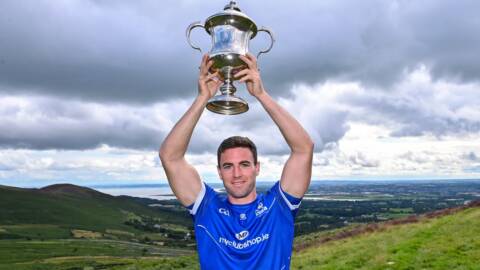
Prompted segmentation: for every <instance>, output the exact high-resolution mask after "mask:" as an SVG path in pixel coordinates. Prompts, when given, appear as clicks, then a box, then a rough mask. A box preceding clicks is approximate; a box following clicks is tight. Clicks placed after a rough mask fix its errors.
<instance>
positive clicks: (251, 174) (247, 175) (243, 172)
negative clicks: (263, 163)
mask: <svg viewBox="0 0 480 270" xmlns="http://www.w3.org/2000/svg"><path fill="white" fill-rule="evenodd" d="M259 171H260V164H259V163H258V162H257V164H256V165H255V164H254V161H253V154H252V152H251V151H250V149H249V148H246V147H235V148H230V149H227V150H225V151H224V152H223V153H222V154H221V155H220V166H219V167H218V174H219V176H220V178H221V179H222V180H223V185H224V186H225V189H226V190H227V193H228V195H229V196H230V199H231V200H230V201H231V202H233V203H235V202H236V203H248V202H250V201H253V200H254V199H255V196H256V192H255V179H256V177H257V175H258V173H259Z"/></svg>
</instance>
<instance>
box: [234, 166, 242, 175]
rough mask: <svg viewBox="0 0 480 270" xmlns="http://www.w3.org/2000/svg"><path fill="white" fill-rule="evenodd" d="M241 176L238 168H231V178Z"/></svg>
mask: <svg viewBox="0 0 480 270" xmlns="http://www.w3.org/2000/svg"><path fill="white" fill-rule="evenodd" d="M241 175H242V171H241V170H240V167H237V166H233V176H234V177H239V176H241Z"/></svg>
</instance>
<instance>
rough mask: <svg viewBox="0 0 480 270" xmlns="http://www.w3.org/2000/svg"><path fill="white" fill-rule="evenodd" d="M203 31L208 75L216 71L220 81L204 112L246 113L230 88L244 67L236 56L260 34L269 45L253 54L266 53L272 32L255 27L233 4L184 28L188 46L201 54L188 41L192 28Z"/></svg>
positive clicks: (244, 106)
mask: <svg viewBox="0 0 480 270" xmlns="http://www.w3.org/2000/svg"><path fill="white" fill-rule="evenodd" d="M197 27H200V28H204V29H205V31H206V32H207V33H208V34H209V35H210V36H211V37H212V48H211V50H210V52H209V53H208V55H209V58H210V60H213V65H212V67H211V68H210V72H211V73H214V72H217V71H218V72H219V74H220V79H221V80H223V81H224V83H223V85H222V86H220V92H221V94H219V95H217V96H215V97H213V98H212V99H210V100H209V101H208V104H207V109H208V110H210V111H212V112H214V113H219V114H226V115H233V114H239V113H243V112H246V111H248V103H247V102H246V101H244V100H243V99H242V98H240V97H237V96H235V92H236V91H237V89H236V88H235V86H234V85H233V82H234V81H235V80H236V79H235V78H234V75H235V74H236V73H237V72H239V71H240V70H242V69H244V68H246V67H247V65H246V64H245V62H243V60H242V59H240V55H244V56H245V55H246V54H247V53H248V46H249V41H250V39H252V38H254V37H255V36H256V34H257V33H258V32H260V31H263V32H266V33H268V34H269V35H270V38H271V44H270V47H269V48H267V49H266V50H263V51H260V52H259V53H258V54H257V58H258V56H260V54H262V53H267V52H269V51H270V50H271V49H272V47H273V44H274V42H275V39H274V37H273V34H272V32H271V31H270V30H269V29H267V28H263V27H262V28H260V29H258V28H257V25H256V24H255V23H254V22H253V20H252V19H250V18H249V17H248V16H247V15H245V14H244V13H243V12H241V10H240V8H239V7H238V6H237V4H236V2H235V1H230V3H229V4H228V5H226V6H225V8H224V10H223V11H222V12H219V13H216V14H214V15H212V16H210V17H208V18H207V20H206V21H205V24H201V23H200V22H194V23H192V24H190V25H189V26H188V27H187V30H186V36H187V41H188V43H189V44H190V46H191V47H192V48H194V49H196V50H199V51H200V52H201V51H202V50H201V49H200V48H199V47H197V46H195V45H193V44H192V42H191V40H190V34H191V31H192V30H193V29H194V28H197Z"/></svg>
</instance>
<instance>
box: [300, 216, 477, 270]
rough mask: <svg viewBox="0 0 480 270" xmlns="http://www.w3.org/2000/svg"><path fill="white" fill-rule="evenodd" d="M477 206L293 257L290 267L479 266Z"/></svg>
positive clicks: (432, 267) (338, 268)
mask: <svg viewBox="0 0 480 270" xmlns="http://www.w3.org/2000/svg"><path fill="white" fill-rule="evenodd" d="M479 262H480V209H478V208H476V209H475V208H472V209H468V210H465V211H462V212H460V213H457V214H454V215H450V216H445V217H441V218H438V219H432V220H426V221H422V222H419V223H415V224H407V225H401V226H395V227H390V228H389V229H387V230H386V231H383V232H375V233H371V234H366V235H361V236H357V237H354V238H350V239H345V240H339V241H333V242H329V243H327V244H323V245H322V246H320V247H316V248H310V249H307V250H305V251H302V252H299V253H296V254H294V255H293V261H292V269H332V270H333V269H335V270H340V269H365V270H366V269H373V270H376V269H378V270H380V269H439V270H440V269H441V270H444V269H459V270H460V269H480V265H479Z"/></svg>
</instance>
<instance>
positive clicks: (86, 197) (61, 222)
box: [0, 184, 191, 236]
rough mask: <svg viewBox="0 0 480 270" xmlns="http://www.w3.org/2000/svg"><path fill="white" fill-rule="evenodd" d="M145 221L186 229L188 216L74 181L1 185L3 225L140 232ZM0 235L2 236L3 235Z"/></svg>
mask: <svg viewBox="0 0 480 270" xmlns="http://www.w3.org/2000/svg"><path fill="white" fill-rule="evenodd" d="M142 219H143V220H146V219H148V220H151V221H155V222H157V223H169V224H174V225H175V226H177V227H178V228H183V230H187V227H188V226H189V224H190V223H191V221H190V219H189V218H188V216H187V215H178V214H175V213H172V211H167V210H161V209H159V208H156V209H153V208H151V207H148V206H146V205H142V204H140V203H138V202H136V201H135V200H134V199H132V198H129V197H115V196H111V195H108V194H104V193H101V192H98V191H96V190H93V189H90V188H86V187H80V186H75V185H71V184H56V185H51V186H47V187H44V188H40V189H23V188H15V187H8V186H0V225H2V226H3V225H22V224H23V225H25V224H30V225H34V224H39V225H40V224H43V225H46V224H48V225H54V226H57V227H59V228H63V229H64V230H65V231H66V232H67V235H66V236H68V235H69V234H70V231H71V230H72V229H82V230H90V231H96V232H105V231H106V230H122V231H127V232H132V233H135V232H138V231H139V230H138V227H139V226H136V227H135V226H132V224H130V225H129V224H127V223H128V222H130V223H134V222H136V223H135V224H136V225H139V224H140V223H141V222H140V221H142ZM0 236H1V235H0Z"/></svg>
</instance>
